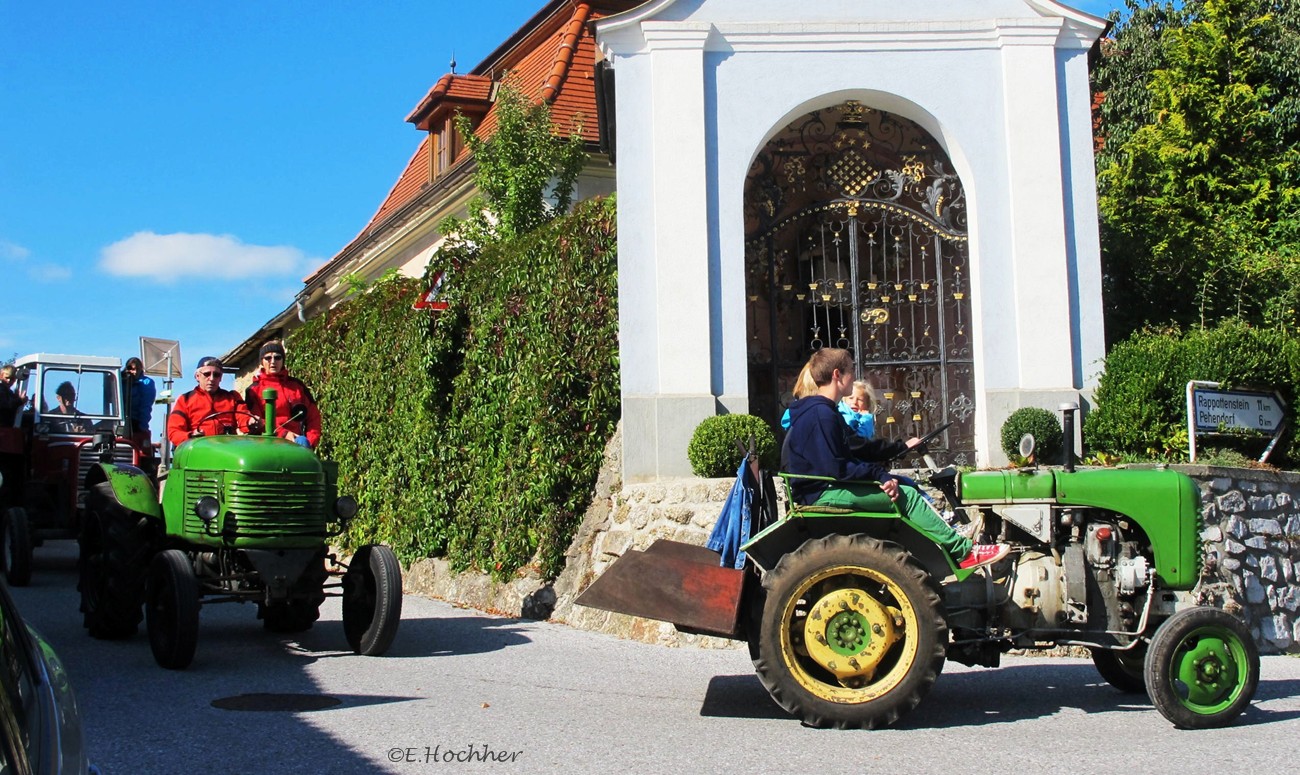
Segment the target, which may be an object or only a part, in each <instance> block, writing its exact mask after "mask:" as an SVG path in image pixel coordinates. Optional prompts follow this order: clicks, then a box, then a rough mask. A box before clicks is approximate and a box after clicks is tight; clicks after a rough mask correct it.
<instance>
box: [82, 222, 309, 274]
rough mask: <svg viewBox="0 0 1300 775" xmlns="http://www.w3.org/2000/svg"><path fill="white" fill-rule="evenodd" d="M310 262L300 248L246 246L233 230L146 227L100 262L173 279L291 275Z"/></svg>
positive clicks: (115, 270) (116, 270)
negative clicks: (175, 230)
mask: <svg viewBox="0 0 1300 775" xmlns="http://www.w3.org/2000/svg"><path fill="white" fill-rule="evenodd" d="M306 262H307V257H306V256H305V255H303V252H302V251H301V250H299V249H297V248H293V247H288V246H279V247H263V246H261V245H245V244H244V243H243V242H240V241H239V239H237V238H235V237H233V236H231V235H229V234H220V235H218V234H183V233H178V234H154V233H153V232H151V231H141V232H136V233H135V234H132V235H131V236H130V237H127V238H126V239H124V240H119V241H118V242H114V243H113V244H112V245H109V246H108V247H106V248H104V249H103V250H102V251H101V252H100V260H99V266H100V268H101V269H103V270H104V271H106V272H108V273H109V274H113V275H118V276H121V277H145V278H149V279H152V280H155V281H157V282H161V283H172V282H175V281H177V280H180V279H182V278H185V277H197V278H208V279H214V278H215V279H221V280H240V279H244V278H250V277H252V278H266V277H273V276H280V275H291V274H293V273H294V272H298V271H301V267H303V266H304V265H305V264H306Z"/></svg>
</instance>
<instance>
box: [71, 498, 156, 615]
mask: <svg viewBox="0 0 1300 775" xmlns="http://www.w3.org/2000/svg"><path fill="white" fill-rule="evenodd" d="M77 544H78V546H79V548H80V555H79V557H78V560H77V571H78V574H77V575H78V578H77V590H78V591H80V592H81V613H82V623H83V624H84V625H85V627H86V629H87V630H89V631H90V635H91V637H94V638H101V639H105V640H116V639H119V638H129V637H131V636H132V635H134V634H135V632H136V629H137V628H138V627H139V626H140V619H141V618H142V616H143V613H142V610H141V606H142V605H143V604H144V580H145V575H146V573H147V571H148V568H147V566H146V564H145V560H146V554H147V553H148V550H149V547H148V539H147V536H146V535H145V533H144V531H143V530H142V529H141V528H140V525H139V518H138V516H137V515H135V514H133V513H132V512H130V511H127V510H126V509H124V508H123V507H122V506H121V504H119V503H118V502H117V499H116V497H114V495H113V487H112V485H110V484H109V483H108V482H100V483H99V484H97V485H95V486H94V487H93V488H91V490H90V492H89V493H88V494H87V496H86V515H85V519H83V520H82V524H81V534H80V535H79V536H78V537H77Z"/></svg>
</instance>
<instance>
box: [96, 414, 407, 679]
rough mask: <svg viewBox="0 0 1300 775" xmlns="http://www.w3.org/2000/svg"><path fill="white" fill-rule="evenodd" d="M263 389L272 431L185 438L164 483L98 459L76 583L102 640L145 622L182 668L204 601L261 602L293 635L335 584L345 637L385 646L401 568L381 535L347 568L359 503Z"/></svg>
mask: <svg viewBox="0 0 1300 775" xmlns="http://www.w3.org/2000/svg"><path fill="white" fill-rule="evenodd" d="M264 395H265V398H266V407H267V416H266V418H265V424H264V428H265V430H264V431H263V433H262V434H261V435H217V436H206V437H199V438H195V439H191V440H190V441H187V442H186V443H184V444H182V445H181V446H180V447H179V448H177V450H176V454H175V457H174V458H173V460H172V465H171V467H170V469H168V470H167V471H166V473H164V474H162V475H160V476H159V477H158V483H157V487H156V488H155V486H154V482H153V480H151V479H150V478H149V476H148V475H147V474H145V473H144V472H143V471H141V470H140V469H139V468H136V467H133V466H129V465H123V464H109V463H103V464H99V465H97V466H95V467H94V468H92V469H91V471H90V473H89V474H88V476H87V479H86V487H87V490H88V497H87V503H86V514H85V519H84V521H83V524H82V529H81V533H80V535H79V537H78V542H79V545H80V558H79V561H78V569H79V580H78V584H77V587H78V589H79V590H80V592H81V611H82V614H83V623H84V625H85V627H86V629H87V630H89V632H90V635H91V636H93V637H96V638H103V639H119V638H127V637H130V636H131V635H134V634H135V632H136V630H137V628H138V627H139V624H140V621H141V619H142V618H144V619H145V620H146V622H147V628H148V632H149V645H150V647H151V648H152V650H153V655H154V659H155V660H157V662H158V664H159V665H161V666H162V667H165V668H169V669H176V670H179V669H184V668H186V667H188V666H189V664H190V662H191V661H192V660H193V658H194V653H195V649H196V647H197V645H198V629H199V609H200V606H201V605H202V604H212V603H225V602H238V603H254V604H256V606H257V612H258V618H260V619H261V620H262V623H263V626H264V627H265V628H266V629H267V630H269V631H272V632H277V633H293V632H302V631H304V630H307V629H310V628H311V626H312V624H313V623H314V622H315V621H316V620H317V618H318V617H319V614H320V605H321V603H322V602H324V600H325V597H326V595H327V593H329V592H330V591H331V590H341V594H342V603H343V631H344V634H345V635H346V637H347V641H348V645H349V646H350V647H351V648H352V649H353V651H355V652H356V653H358V654H365V655H370V656H378V655H381V654H383V653H384V652H385V651H387V650H388V647H389V646H390V645H391V644H392V642H393V638H394V636H395V635H396V633H397V627H398V624H399V621H400V619H401V612H402V574H401V566H400V565H399V564H398V562H397V558H396V557H395V556H394V554H393V551H392V550H391V549H390V548H389V547H387V546H383V545H367V546H363V547H361V548H360V549H358V550H357V552H356V553H355V554H354V555H353V556H352V557H351V559H350V561H349V562H347V563H346V564H345V563H343V562H340V561H339V559H338V558H337V557H336V556H335V555H334V554H333V553H332V552H331V551H330V545H329V541H330V539H331V538H334V537H336V536H338V535H340V534H341V533H342V532H343V531H344V530H345V529H346V527H347V524H348V522H349V520H351V519H352V517H353V516H355V515H356V512H357V502H356V500H355V499H354V498H352V497H351V496H348V495H343V496H340V495H339V494H338V488H337V480H338V469H337V466H336V465H335V464H333V463H331V462H328V461H322V460H321V459H320V458H318V457H317V456H316V455H315V453H313V452H312V451H311V450H310V449H307V448H305V447H302V446H299V445H297V444H295V443H293V442H290V441H286V440H284V439H281V438H278V437H277V436H275V435H274V433H273V429H275V428H276V427H277V426H276V422H275V391H274V390H268V391H266V392H265V394H264ZM208 419H211V418H205V419H204V422H206V421H207V420H208ZM232 424H233V423H232Z"/></svg>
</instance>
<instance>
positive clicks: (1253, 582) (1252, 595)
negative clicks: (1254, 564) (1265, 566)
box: [1241, 571, 1268, 605]
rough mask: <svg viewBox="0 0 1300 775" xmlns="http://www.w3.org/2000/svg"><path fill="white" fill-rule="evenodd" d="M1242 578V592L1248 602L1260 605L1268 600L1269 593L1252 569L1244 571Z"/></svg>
mask: <svg viewBox="0 0 1300 775" xmlns="http://www.w3.org/2000/svg"><path fill="white" fill-rule="evenodd" d="M1241 580H1242V584H1243V589H1242V593H1243V595H1244V596H1245V598H1246V602H1247V603H1250V604H1251V605H1259V604H1260V603H1263V602H1266V601H1267V600H1268V594H1267V593H1266V592H1265V590H1264V585H1263V584H1261V583H1259V577H1258V576H1256V575H1255V574H1254V573H1251V572H1250V571H1242V574H1241Z"/></svg>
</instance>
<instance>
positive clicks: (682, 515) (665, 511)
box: [659, 506, 695, 525]
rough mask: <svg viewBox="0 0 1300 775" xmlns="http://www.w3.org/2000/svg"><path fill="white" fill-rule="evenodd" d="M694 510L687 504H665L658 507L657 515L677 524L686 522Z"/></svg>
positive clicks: (689, 519)
mask: <svg viewBox="0 0 1300 775" xmlns="http://www.w3.org/2000/svg"><path fill="white" fill-rule="evenodd" d="M694 514H695V511H694V510H693V509H691V508H690V507H689V506H665V507H663V508H661V509H659V517H660V518H661V519H664V520H667V521H669V522H676V523H677V524H679V525H685V524H688V523H689V522H690V521H691V517H692V516H694Z"/></svg>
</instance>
